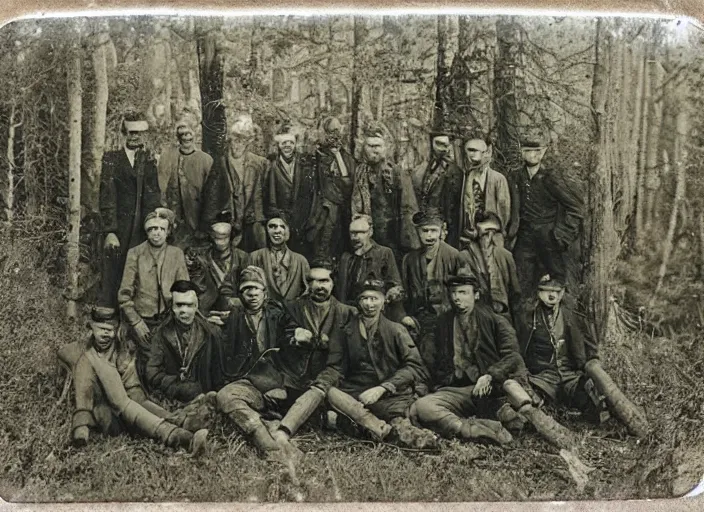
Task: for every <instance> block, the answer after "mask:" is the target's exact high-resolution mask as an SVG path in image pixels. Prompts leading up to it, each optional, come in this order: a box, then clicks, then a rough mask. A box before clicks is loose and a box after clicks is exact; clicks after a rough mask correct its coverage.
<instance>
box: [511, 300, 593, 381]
mask: <svg viewBox="0 0 704 512" xmlns="http://www.w3.org/2000/svg"><path fill="white" fill-rule="evenodd" d="M539 307H540V306H539V304H537V303H536V304H533V305H532V306H531V307H528V308H526V310H525V312H524V313H523V314H522V315H521V320H520V321H519V322H518V336H519V341H520V344H521V355H522V356H523V358H524V360H525V363H526V367H527V368H528V371H529V372H530V373H532V374H538V373H540V372H542V371H543V370H547V369H550V368H552V364H551V363H550V361H544V360H542V359H537V358H535V357H532V354H531V351H530V350H531V346H532V344H533V343H534V342H535V336H536V333H539V332H541V331H543V329H542V328H541V323H542V322H543V320H542V316H541V315H540V311H539V309H538V308H539ZM560 309H561V311H562V318H563V321H564V325H565V343H566V345H567V351H568V354H569V358H570V361H571V362H572V368H571V369H572V370H584V365H585V364H586V362H587V361H589V360H591V359H598V357H599V350H598V347H597V345H596V343H595V342H594V338H593V337H592V336H591V333H590V331H589V327H588V325H587V322H586V319H585V318H584V317H582V316H581V315H580V314H579V313H577V312H575V311H574V310H572V309H571V308H570V307H569V306H568V305H567V304H565V301H564V300H563V301H562V302H561V303H560ZM545 334H547V331H545ZM548 336H549V334H548ZM546 341H547V340H546ZM548 343H549V341H548Z"/></svg>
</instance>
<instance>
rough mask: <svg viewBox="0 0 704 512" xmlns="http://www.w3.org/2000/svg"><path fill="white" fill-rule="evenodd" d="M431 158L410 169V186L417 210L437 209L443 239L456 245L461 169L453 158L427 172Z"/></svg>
mask: <svg viewBox="0 0 704 512" xmlns="http://www.w3.org/2000/svg"><path fill="white" fill-rule="evenodd" d="M433 162H434V160H431V161H429V162H423V163H422V164H421V165H419V166H418V167H416V168H415V169H414V170H413V174H412V179H413V188H414V189H415V191H416V197H417V198H418V207H419V209H420V210H425V209H427V208H437V209H438V210H440V211H441V212H442V215H443V218H444V219H445V221H446V222H447V238H446V239H445V241H446V242H447V243H448V244H449V245H451V246H453V247H459V245H458V244H459V239H460V228H461V226H460V223H459V220H460V215H459V214H460V212H461V211H462V209H461V207H462V179H463V172H462V169H460V167H459V166H458V165H457V164H456V163H455V162H453V161H452V160H448V161H446V162H445V164H444V165H443V166H442V167H441V168H438V169H436V170H435V172H433V173H432V174H430V170H431V166H432V165H433Z"/></svg>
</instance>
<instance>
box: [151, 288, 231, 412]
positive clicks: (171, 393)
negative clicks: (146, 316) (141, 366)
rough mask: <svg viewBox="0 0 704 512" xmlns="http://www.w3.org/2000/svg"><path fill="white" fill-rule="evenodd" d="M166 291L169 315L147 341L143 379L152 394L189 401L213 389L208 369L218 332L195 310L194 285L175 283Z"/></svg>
mask: <svg viewBox="0 0 704 512" xmlns="http://www.w3.org/2000/svg"><path fill="white" fill-rule="evenodd" d="M170 290H171V309H170V311H169V315H168V316H167V318H166V320H165V321H164V322H163V323H162V324H161V325H160V326H159V329H157V331H156V333H155V334H154V336H153V337H152V340H151V350H150V354H149V362H148V364H147V379H148V381H149V384H150V387H151V389H152V390H153V391H157V390H158V391H159V392H160V393H162V394H163V395H164V396H165V397H167V398H169V399H173V400H178V401H180V402H190V401H191V400H193V399H194V398H196V397H197V396H198V395H200V394H201V393H207V392H209V391H213V390H214V383H213V382H212V375H211V373H210V368H211V366H212V359H213V357H214V351H215V347H214V345H215V343H216V342H217V340H216V338H217V336H218V335H219V332H218V330H217V328H216V327H215V326H214V325H213V324H211V323H209V322H208V321H207V320H206V319H205V317H203V315H202V314H201V313H200V312H199V311H198V293H197V292H198V291H199V289H198V288H197V287H196V285H195V284H193V283H192V282H191V281H184V280H179V281H176V282H174V284H173V285H172V286H171V289H170Z"/></svg>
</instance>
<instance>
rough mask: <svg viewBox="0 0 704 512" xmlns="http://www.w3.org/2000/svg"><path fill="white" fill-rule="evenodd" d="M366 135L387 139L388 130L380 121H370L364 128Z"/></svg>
mask: <svg viewBox="0 0 704 512" xmlns="http://www.w3.org/2000/svg"><path fill="white" fill-rule="evenodd" d="M364 137H366V138H372V137H378V138H380V139H386V130H384V127H383V126H381V125H380V124H379V123H370V124H368V125H367V126H366V127H365V128H364Z"/></svg>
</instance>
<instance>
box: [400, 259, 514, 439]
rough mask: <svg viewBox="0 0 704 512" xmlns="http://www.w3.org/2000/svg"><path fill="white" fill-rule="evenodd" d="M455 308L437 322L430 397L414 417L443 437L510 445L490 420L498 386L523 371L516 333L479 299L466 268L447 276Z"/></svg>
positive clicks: (504, 432)
mask: <svg viewBox="0 0 704 512" xmlns="http://www.w3.org/2000/svg"><path fill="white" fill-rule="evenodd" d="M448 286H449V288H450V293H451V296H452V305H453V308H452V309H450V310H448V311H446V312H445V313H443V314H442V315H440V318H439V319H438V323H437V332H436V337H435V342H436V347H435V349H436V351H437V356H436V357H435V358H434V363H433V365H432V366H430V367H429V369H430V374H431V379H432V383H433V389H434V392H432V393H431V394H429V395H426V396H424V397H423V398H420V399H419V400H418V401H417V402H416V403H415V404H414V405H413V411H412V417H413V418H414V420H416V421H418V422H419V423H420V424H422V425H425V426H427V427H429V428H432V429H433V430H435V431H436V432H438V433H439V434H441V435H442V436H444V437H459V438H461V439H467V440H480V439H481V440H489V441H494V442H496V443H501V444H503V443H508V442H510V441H511V439H512V437H511V434H510V433H509V432H508V431H507V430H506V429H505V428H504V427H503V426H502V425H501V423H500V422H498V421H493V420H490V419H469V417H470V416H476V415H490V416H494V415H495V414H496V412H497V410H498V408H499V407H498V404H497V403H496V400H495V398H496V397H497V396H498V394H499V392H500V391H501V385H502V383H503V382H504V381H505V380H506V379H508V378H511V377H512V376H514V375H520V374H521V372H525V367H524V366H523V361H522V360H521V356H520V354H519V348H518V340H517V338H516V332H515V331H514V330H513V327H511V325H510V324H509V323H508V321H507V320H506V319H505V318H503V317H501V316H499V315H497V314H495V313H494V312H493V311H491V310H490V309H489V308H487V307H485V306H483V305H478V304H475V301H476V300H477V299H479V294H478V292H477V291H476V290H477V280H476V278H475V277H474V275H472V274H471V272H470V271H469V270H467V269H461V270H460V271H459V272H457V274H455V275H453V276H450V277H449V279H448Z"/></svg>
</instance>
